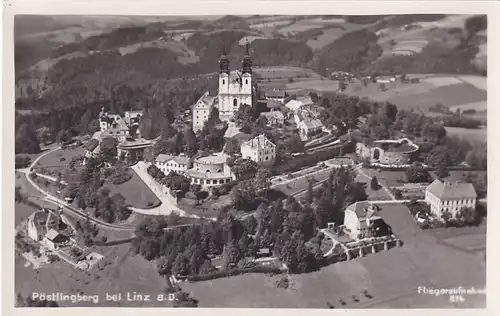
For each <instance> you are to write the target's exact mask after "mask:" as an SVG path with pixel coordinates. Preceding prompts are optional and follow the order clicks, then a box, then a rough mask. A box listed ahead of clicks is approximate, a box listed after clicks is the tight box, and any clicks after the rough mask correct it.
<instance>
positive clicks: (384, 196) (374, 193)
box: [356, 174, 392, 201]
mask: <svg viewBox="0 0 500 316" xmlns="http://www.w3.org/2000/svg"><path fill="white" fill-rule="evenodd" d="M356 181H357V182H361V183H364V184H366V186H365V191H366V194H367V195H368V200H371V201H377V200H392V197H391V196H390V195H389V194H388V193H387V192H386V191H385V190H384V189H383V188H379V189H378V190H373V189H372V188H371V186H370V179H368V178H367V177H365V176H364V175H362V174H358V175H357V176H356Z"/></svg>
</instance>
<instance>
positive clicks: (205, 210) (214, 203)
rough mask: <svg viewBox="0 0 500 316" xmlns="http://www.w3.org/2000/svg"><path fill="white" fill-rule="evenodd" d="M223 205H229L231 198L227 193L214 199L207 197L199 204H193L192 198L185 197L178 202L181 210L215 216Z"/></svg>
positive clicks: (199, 214)
mask: <svg viewBox="0 0 500 316" xmlns="http://www.w3.org/2000/svg"><path fill="white" fill-rule="evenodd" d="M224 205H231V198H230V196H229V195H228V194H227V195H223V196H220V197H219V198H218V199H216V200H215V199H209V200H207V201H206V202H204V203H202V204H200V205H195V201H194V200H190V199H187V198H184V199H180V200H179V202H178V206H179V208H181V209H182V210H183V211H186V212H187V213H189V214H194V215H198V216H203V217H216V216H217V215H219V210H220V209H222V208H223V207H224Z"/></svg>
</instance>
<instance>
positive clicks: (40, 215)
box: [27, 208, 59, 241]
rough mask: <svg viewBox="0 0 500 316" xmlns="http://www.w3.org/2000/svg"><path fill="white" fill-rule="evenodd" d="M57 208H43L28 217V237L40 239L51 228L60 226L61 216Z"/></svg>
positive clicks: (35, 239)
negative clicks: (58, 214)
mask: <svg viewBox="0 0 500 316" xmlns="http://www.w3.org/2000/svg"><path fill="white" fill-rule="evenodd" d="M55 212H56V211H55V210H49V209H46V208H44V209H42V210H40V211H37V212H35V213H33V214H31V215H30V217H28V223H27V227H28V237H30V238H31V239H32V240H34V241H40V240H42V239H43V236H45V234H46V233H47V232H48V231H49V230H51V229H57V228H58V227H59V217H58V216H57V215H55Z"/></svg>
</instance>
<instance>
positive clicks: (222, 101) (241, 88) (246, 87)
mask: <svg viewBox="0 0 500 316" xmlns="http://www.w3.org/2000/svg"><path fill="white" fill-rule="evenodd" d="M219 65H220V71H219V89H218V95H217V96H211V95H210V94H209V92H207V93H205V94H204V95H203V96H202V97H201V98H200V99H199V100H198V101H197V102H196V103H195V104H194V105H193V113H192V115H193V119H192V121H193V130H194V131H195V132H196V131H198V130H200V129H202V128H203V125H204V124H205V122H206V120H207V119H208V115H209V114H210V111H211V109H212V107H216V108H217V109H218V110H219V118H220V119H221V120H223V121H229V120H230V119H231V118H232V117H233V115H234V114H235V113H236V112H237V111H238V109H239V108H240V106H241V105H242V104H248V105H253V97H254V94H255V92H256V91H255V88H254V85H253V83H252V59H251V58H250V47H249V44H248V42H247V44H246V53H245V56H244V57H243V61H242V66H243V67H242V70H241V71H236V72H231V71H230V70H229V59H228V58H227V56H226V53H225V51H224V52H223V54H222V56H221V58H220V60H219Z"/></svg>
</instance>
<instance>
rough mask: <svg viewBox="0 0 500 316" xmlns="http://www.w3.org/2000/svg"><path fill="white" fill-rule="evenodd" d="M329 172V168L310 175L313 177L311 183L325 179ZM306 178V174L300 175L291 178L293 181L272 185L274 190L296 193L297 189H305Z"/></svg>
mask: <svg viewBox="0 0 500 316" xmlns="http://www.w3.org/2000/svg"><path fill="white" fill-rule="evenodd" d="M330 173H331V169H327V170H325V171H321V172H318V173H316V174H314V175H312V176H311V178H312V179H314V180H313V181H314V182H313V185H314V184H316V183H318V182H321V181H325V180H326V179H328V176H329V175H330ZM308 178H309V177H307V176H306V177H302V178H299V179H297V180H293V181H290V182H287V183H283V184H279V185H277V186H275V187H274V190H276V191H280V192H282V193H284V194H286V195H292V194H294V193H297V192H299V191H302V190H306V189H307V186H308V183H309V182H308Z"/></svg>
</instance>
